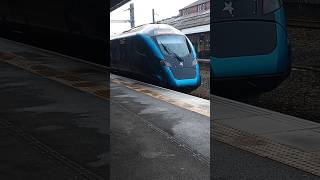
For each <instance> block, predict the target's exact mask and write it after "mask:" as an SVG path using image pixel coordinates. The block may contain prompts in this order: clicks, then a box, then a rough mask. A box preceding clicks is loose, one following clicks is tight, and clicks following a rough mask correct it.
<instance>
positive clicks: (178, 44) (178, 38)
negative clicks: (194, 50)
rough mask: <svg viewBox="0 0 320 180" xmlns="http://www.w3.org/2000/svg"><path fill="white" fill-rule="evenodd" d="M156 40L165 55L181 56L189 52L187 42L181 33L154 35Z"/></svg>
mask: <svg viewBox="0 0 320 180" xmlns="http://www.w3.org/2000/svg"><path fill="white" fill-rule="evenodd" d="M156 40H157V43H158V44H159V47H160V49H161V51H162V53H164V54H165V55H176V56H179V57H180V58H183V57H186V56H188V55H189V54H190V53H191V49H190V46H189V43H188V41H187V39H186V38H185V37H184V36H182V35H161V36H156Z"/></svg>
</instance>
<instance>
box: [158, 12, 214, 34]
mask: <svg viewBox="0 0 320 180" xmlns="http://www.w3.org/2000/svg"><path fill="white" fill-rule="evenodd" d="M158 23H161V24H169V25H171V26H173V27H175V28H177V29H179V30H183V29H188V28H196V27H200V26H206V25H210V10H207V11H202V12H197V13H192V14H188V15H184V16H176V17H172V18H168V19H164V20H161V21H159V22H158Z"/></svg>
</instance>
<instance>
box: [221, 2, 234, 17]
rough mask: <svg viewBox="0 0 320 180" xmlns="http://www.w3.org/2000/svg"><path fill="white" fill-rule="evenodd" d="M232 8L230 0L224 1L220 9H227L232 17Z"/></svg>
mask: <svg viewBox="0 0 320 180" xmlns="http://www.w3.org/2000/svg"><path fill="white" fill-rule="evenodd" d="M233 10H234V8H233V7H232V2H229V3H228V2H224V8H223V9H222V11H228V12H229V14H230V15H231V16H232V17H233V16H234V15H233Z"/></svg>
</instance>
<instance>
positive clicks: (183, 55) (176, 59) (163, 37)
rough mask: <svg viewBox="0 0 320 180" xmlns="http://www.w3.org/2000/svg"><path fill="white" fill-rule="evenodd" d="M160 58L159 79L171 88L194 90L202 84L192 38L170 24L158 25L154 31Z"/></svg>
mask: <svg viewBox="0 0 320 180" xmlns="http://www.w3.org/2000/svg"><path fill="white" fill-rule="evenodd" d="M153 33H154V34H153V36H152V38H153V40H154V42H155V43H156V45H157V48H158V50H159V54H161V56H160V57H161V58H160V59H159V67H160V68H159V74H158V79H159V81H160V82H161V83H163V86H165V87H168V88H170V89H176V90H183V91H192V90H194V89H196V88H198V87H199V86H200V85H201V77H200V66H199V64H198V60H197V56H196V53H195V50H194V47H193V46H192V43H191V42H190V40H189V39H188V38H187V37H186V36H185V35H184V34H182V33H181V32H180V31H178V30H177V29H175V28H173V27H171V26H169V25H157V28H156V29H154V32H153Z"/></svg>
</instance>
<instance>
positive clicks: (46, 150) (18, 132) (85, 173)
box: [0, 119, 105, 180]
mask: <svg viewBox="0 0 320 180" xmlns="http://www.w3.org/2000/svg"><path fill="white" fill-rule="evenodd" d="M0 128H5V129H7V130H8V131H9V132H10V134H12V135H13V136H15V137H17V138H19V139H22V140H23V141H25V142H26V143H28V144H29V145H31V147H32V148H33V149H35V150H37V151H39V152H41V155H42V156H45V157H47V158H49V159H51V160H54V161H55V162H57V163H59V164H61V165H63V166H64V167H67V168H69V169H71V170H73V171H74V172H77V173H78V174H79V175H80V176H81V177H83V178H84V179H87V180H103V179H105V178H103V177H101V176H99V175H97V174H95V173H93V172H91V171H90V170H88V169H86V168H84V167H82V166H81V165H79V164H78V163H77V162H75V161H72V160H70V159H68V158H67V157H66V156H64V155H62V154H60V153H58V152H57V151H55V150H53V149H52V148H50V147H49V146H47V145H46V144H44V143H42V142H40V141H39V140H38V139H36V138H34V137H33V136H32V135H30V134H28V133H26V132H24V131H23V130H22V129H20V128H18V127H16V126H14V125H13V124H12V123H10V122H9V121H6V120H3V119H0Z"/></svg>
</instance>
